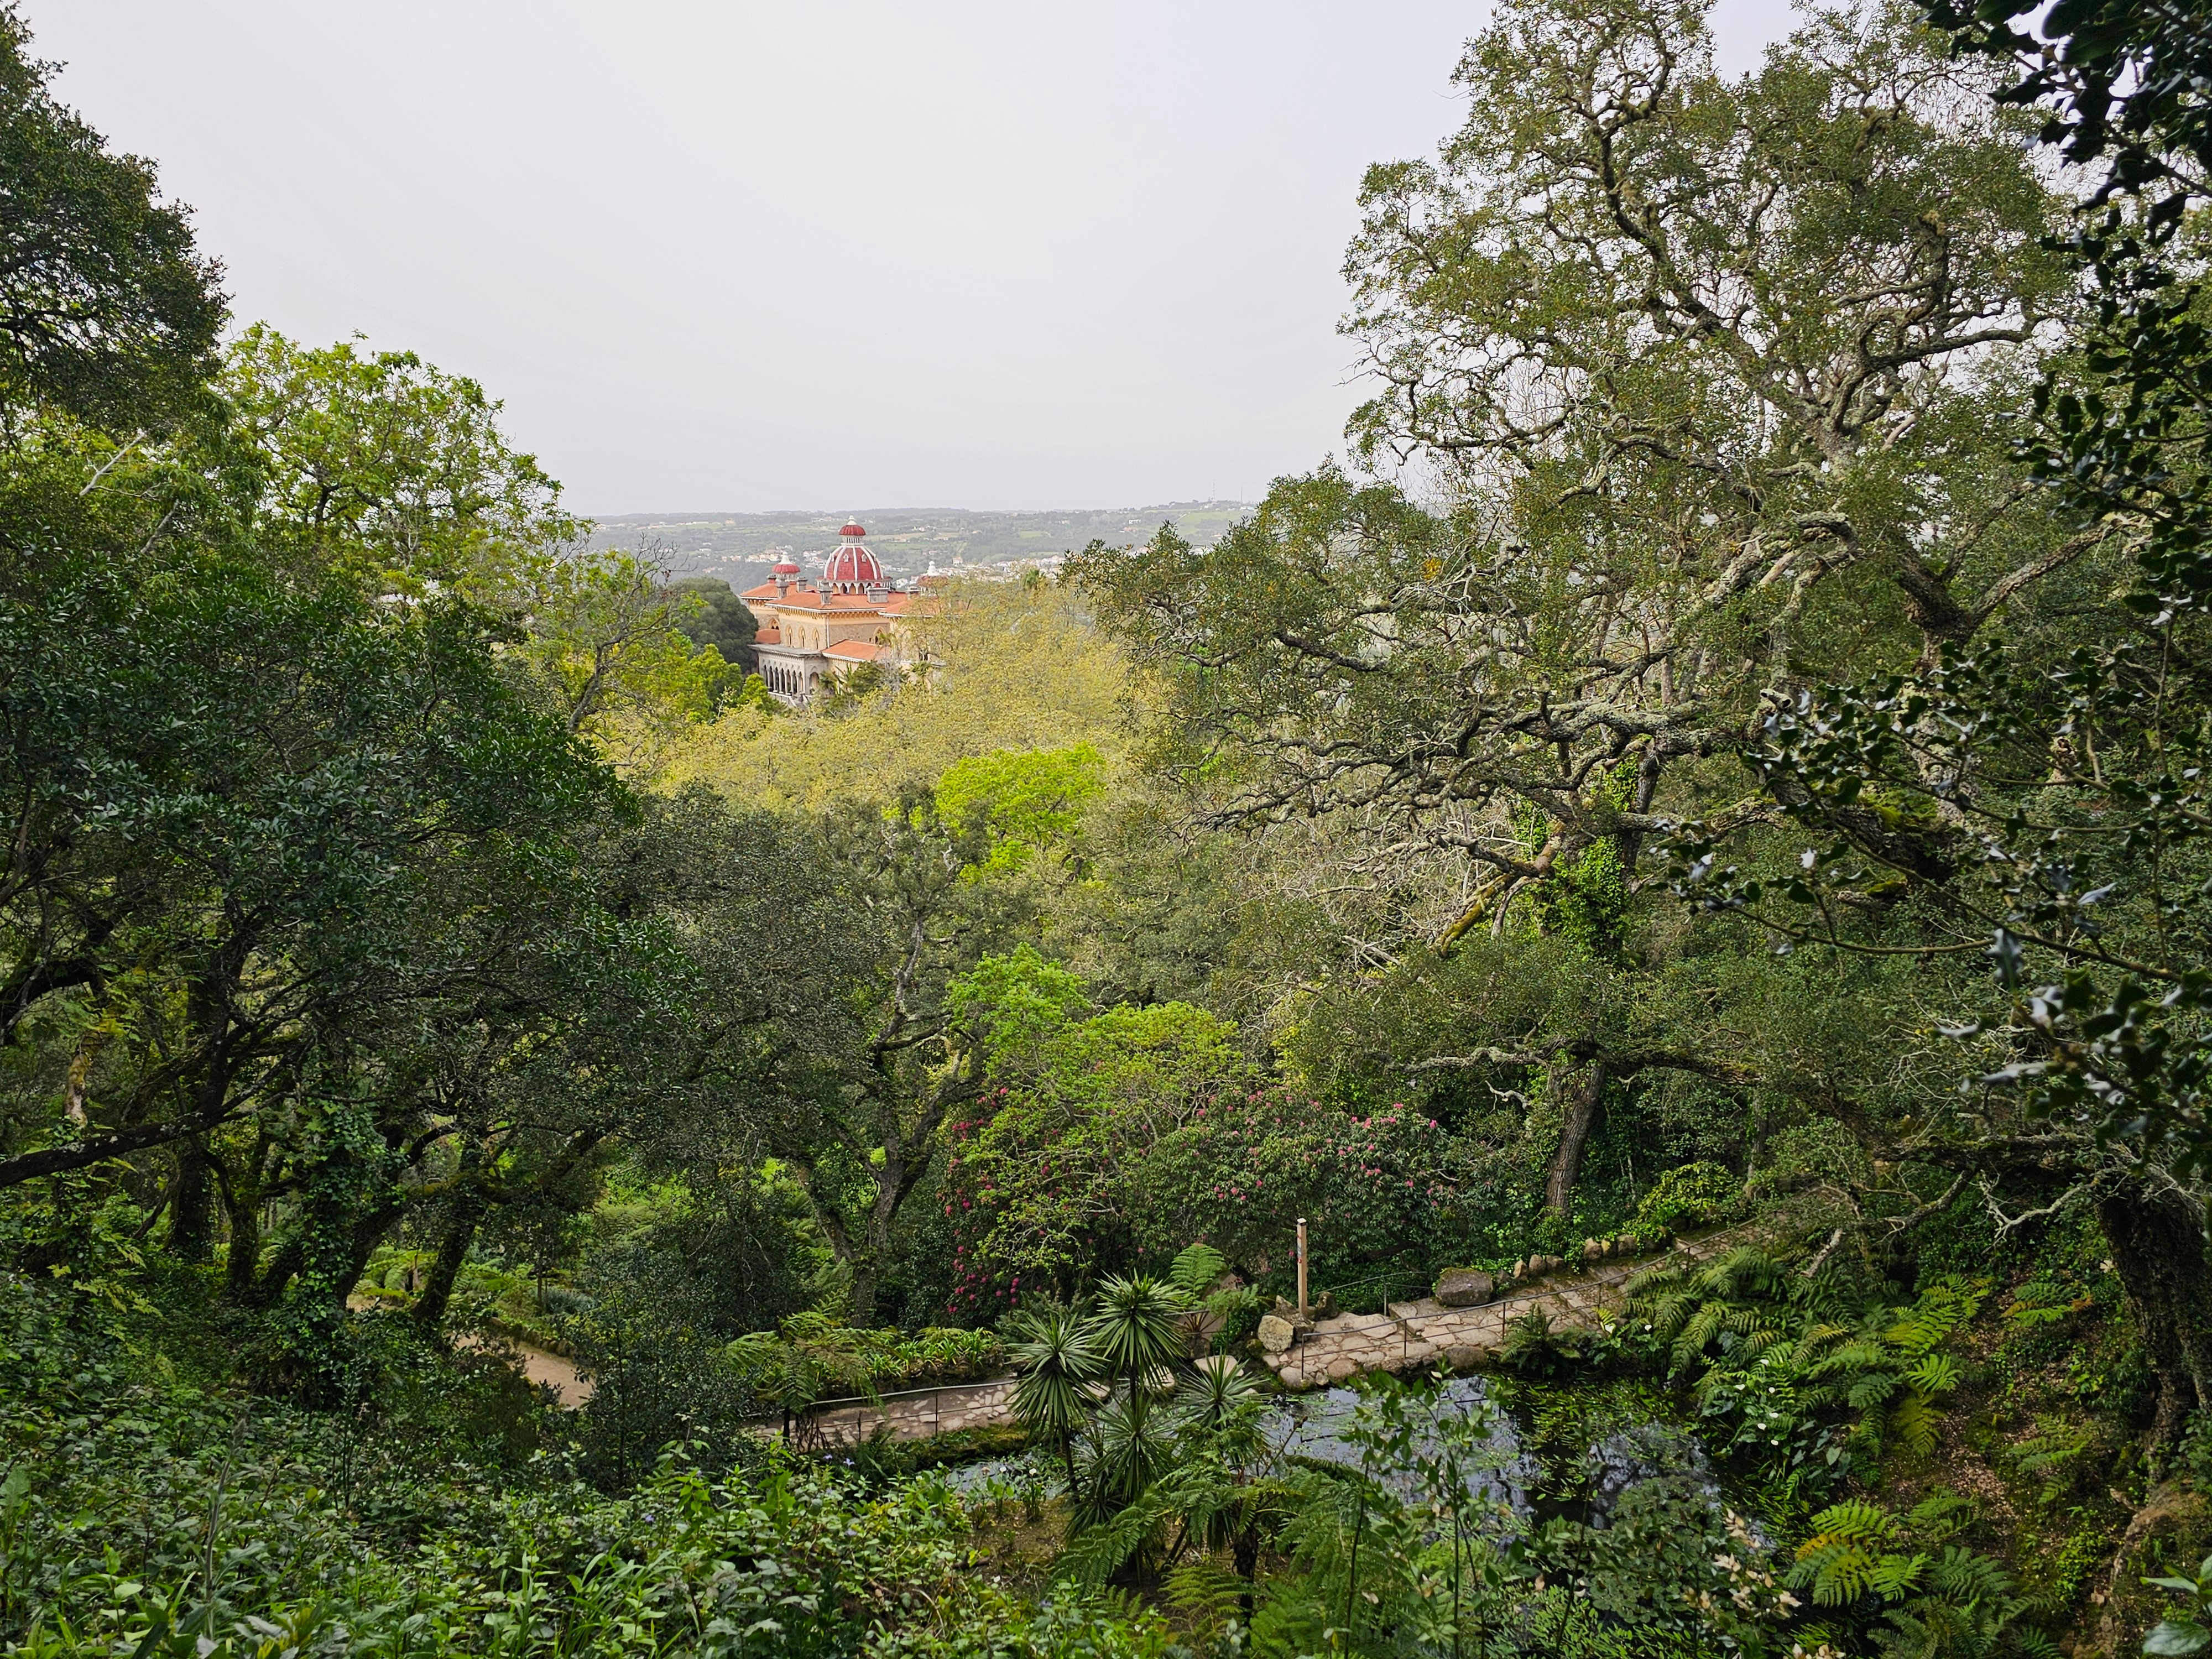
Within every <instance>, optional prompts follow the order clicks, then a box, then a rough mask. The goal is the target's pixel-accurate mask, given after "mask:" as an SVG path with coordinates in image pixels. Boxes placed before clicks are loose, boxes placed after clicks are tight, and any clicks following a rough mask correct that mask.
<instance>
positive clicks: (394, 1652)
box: [0, 1273, 1158, 1659]
mask: <svg viewBox="0 0 2212 1659" xmlns="http://www.w3.org/2000/svg"><path fill="white" fill-rule="evenodd" d="M138 1317H139V1316H133V1317H131V1318H126V1317H125V1316H122V1315H119V1314H117V1313H115V1312H114V1311H113V1310H109V1311H108V1312H107V1313H106V1314H100V1313H99V1312H97V1310H94V1309H92V1308H88V1304H87V1301H86V1299H85V1298H83V1297H78V1296H76V1295H75V1294H73V1293H72V1292H70V1291H67V1290H65V1289H62V1288H60V1287H58V1286H55V1285H46V1284H40V1283H36V1282H33V1281H29V1280H27V1279H23V1278H21V1277H19V1276H16V1275H12V1274H5V1273H0V1331H4V1333H5V1334H6V1335H7V1338H8V1340H7V1341H6V1342H5V1344H4V1345H0V1646H4V1647H6V1648H7V1649H8V1650H9V1651H11V1652H19V1653H21V1654H23V1655H26V1656H30V1655H36V1656H39V1659H78V1656H82V1659H91V1656H94V1655H95V1654H96V1655H100V1656H110V1655H112V1654H114V1653H116V1652H118V1651H119V1652H124V1653H138V1654H143V1655H146V1656H149V1659H152V1656H168V1655H171V1654H175V1655H178V1656H180V1659H243V1656H247V1655H252V1656H256V1659H259V1656H264V1655H266V1656H269V1659H275V1656H276V1655H278V1654H280V1653H293V1654H304V1653H311V1652H312V1653H319V1654H331V1655H335V1654H340V1653H348V1652H350V1653H356V1654H362V1655H370V1654H374V1655H388V1656H392V1659H398V1656H407V1655H428V1654H434V1653H435V1654H447V1653H451V1654H456V1655H471V1654H494V1653H496V1654H500V1655H502V1656H515V1659H522V1656H538V1655H544V1656H548V1659H550V1656H552V1655H555V1654H556V1653H558V1654H574V1653H586V1652H588V1653H599V1654H617V1653H632V1652H635V1653H659V1654H702V1655H704V1654H714V1655H737V1654H740V1653H755V1652H763V1651H769V1650H773V1651H775V1652H777V1653H787V1654H793V1655H799V1656H818V1659H829V1656H843V1655H860V1654H877V1653H882V1654H887V1655H888V1654H891V1653H896V1654H899V1655H902V1656H927V1655H937V1654H945V1655H951V1654H964V1653H969V1652H981V1651H984V1650H990V1651H994V1652H996V1653H1009V1654H1030V1653H1034V1654H1039V1655H1042V1654H1045V1653H1061V1652H1066V1653H1076V1654H1098V1655H1107V1654H1119V1653H1124V1652H1133V1651H1141V1650H1151V1651H1157V1650H1158V1635H1157V1633H1156V1632H1154V1631H1153V1630H1152V1628H1151V1626H1150V1622H1149V1620H1148V1618H1147V1617H1146V1616H1144V1615H1133V1614H1130V1613H1127V1612H1126V1611H1125V1610H1118V1609H1117V1608H1116V1607H1115V1606H1113V1605H1112V1604H1111V1603H1109V1602H1108V1601H1103V1600H1101V1599H1099V1598H1096V1597H1088V1596H1085V1595H1082V1594H1080V1593H1078V1592H1075V1591H1073V1590H1068V1591H1062V1592H1056V1593H1055V1595H1054V1599H1053V1601H1051V1602H1050V1603H1048V1605H1046V1606H1045V1607H1042V1608H1041V1609H1040V1608H1038V1607H1033V1606H1031V1605H1029V1604H1028V1603H1026V1602H1024V1601H1022V1600H1021V1599H1020V1598H1018V1597H1017V1596H1016V1595H1013V1594H1012V1592H1010V1591H1008V1590H1006V1589H1003V1588H1001V1587H1000V1586H998V1585H996V1584H994V1583H992V1582H991V1581H989V1580H988V1579H987V1578H986V1577H984V1576H983V1575H981V1574H978V1573H976V1572H975V1571H972V1566H973V1563H974V1559H975V1557H974V1552H973V1546H972V1542H971V1537H970V1533H969V1523H968V1517H967V1514H966V1512H965V1510H964V1509H963V1505H962V1504H961V1503H960V1501H959V1500H958V1499H957V1498H956V1497H955V1496H954V1495H953V1494H952V1493H951V1492H949V1491H948V1490H947V1489H946V1488H945V1486H942V1485H941V1484H939V1483H936V1482H933V1481H929V1480H921V1481H910V1482H907V1483H904V1484H902V1485H898V1486H894V1487H892V1488H890V1490H888V1491H886V1492H883V1493H882V1494H881V1495H879V1496H873V1497H872V1496H870V1495H868V1494H867V1492H866V1491H865V1490H864V1489H863V1488H862V1487H861V1486H860V1485H859V1484H857V1483H856V1482H854V1480H851V1479H849V1478H848V1477H847V1476H845V1475H844V1474H841V1473H840V1472H838V1471H837V1470H836V1469H834V1468H824V1467H823V1466H818V1465H811V1464H807V1463H804V1462H799V1461H796V1460H792V1459H788V1458H787V1457H785V1456H784V1455H782V1454H781V1453H780V1452H777V1451H775V1450H774V1449H770V1448H769V1447H766V1446H764V1445H763V1446H762V1447H761V1448H760V1449H759V1451H758V1453H757V1455H754V1456H751V1457H750V1458H747V1459H744V1460H741V1461H740V1462H739V1463H738V1467H736V1468H733V1469H732V1472H731V1473H730V1474H728V1475H726V1477H725V1478H722V1479H720V1480H715V1479H712V1478H710V1477H709V1476H708V1475H707V1474H705V1473H704V1472H703V1471H702V1470H701V1469H700V1468H698V1467H696V1464H695V1463H694V1462H692V1461H691V1459H690V1454H689V1452H688V1450H683V1449H679V1450H677V1451H671V1452H664V1453H663V1454H662V1455H660V1456H659V1457H658V1458H657V1459H653V1458H651V1457H648V1458H647V1473H646V1474H645V1476H644V1478H643V1479H642V1480H641V1481H640V1482H639V1483H638V1484H637V1486H635V1489H634V1490H632V1491H630V1492H627V1493H624V1494H621V1495H617V1496H611V1497H610V1496H606V1495H603V1494H602V1493H600V1492H596V1491H594V1490H593V1489H592V1487H591V1486H587V1485H585V1484H583V1483H581V1482H580V1481H579V1480H576V1479H575V1478H574V1471H573V1468H572V1467H571V1466H570V1465H569V1463H568V1460H567V1458H566V1456H565V1455H564V1454H563V1453H562V1451H561V1449H559V1447H558V1445H557V1443H556V1442H555V1441H554V1439H553V1435H554V1431H556V1428H557V1426H558V1419H556V1418H554V1417H553V1416H552V1415H551V1414H550V1413H543V1412H539V1413H538V1414H537V1415H536V1416H535V1417H534V1418H532V1419H529V1426H530V1427H531V1428H532V1430H533V1431H535V1432H536V1435H537V1441H536V1443H537V1446H538V1451H537V1453H536V1455H533V1456H532V1457H530V1458H528V1459H526V1460H525V1461H524V1462H521V1463H520V1465H516V1464H513V1463H511V1462H507V1461H506V1460H504V1459H503V1458H502V1457H501V1456H500V1455H496V1454H497V1446H496V1443H495V1442H491V1441H487V1440H485V1439H484V1438H483V1437H471V1436H469V1435H468V1434H466V1433H465V1432H462V1431H461V1428H462V1419H461V1417H460V1416H459V1415H457V1414H455V1413H452V1412H451V1411H450V1409H449V1408H448V1406H447V1402H448V1401H451V1400H452V1399H453V1397H455V1396H468V1395H471V1394H472V1393H475V1392H480V1391H481V1390H482V1389H483V1388H485V1387H487V1386H489V1385H490V1383H489V1380H488V1379H490V1377H491V1374H492V1373H495V1372H496V1373H497V1374H498V1375H500V1376H507V1377H508V1378H509V1380H510V1381H511V1373H507V1372H505V1371H504V1370H503V1368H500V1367H496V1366H485V1367H483V1369H482V1370H476V1369H472V1368H471V1367H468V1366H465V1365H457V1364H455V1363H454V1362H453V1360H452V1359H451V1358H449V1357H447V1356H445V1355H444V1354H443V1353H442V1351H441V1350H439V1349H437V1348H436V1347H435V1346H432V1345H428V1344H420V1343H418V1344H416V1345H414V1347H415V1352H416V1354H417V1355H418V1362H417V1363H418V1364H419V1365H420V1366H421V1367H422V1370H423V1372H424V1376H423V1382H424V1383H425V1384H426V1386H425V1387H424V1388H423V1389H422V1390H421V1391H420V1392H419V1393H418V1394H416V1395H410V1396H407V1397H405V1398H404V1399H403V1398H398V1397H394V1398H393V1399H392V1400H388V1401H386V1400H378V1401H365V1402H363V1407H362V1409H359V1410H353V1411H347V1412H343V1413H322V1412H313V1411H307V1410H303V1409H301V1408H300V1407H296V1406H294V1405H290V1404H288V1403H285V1402H283V1401H270V1400H265V1399H252V1398H249V1397H246V1396H242V1395H235V1394H233V1393H230V1392H228V1390H227V1389H226V1388H225V1387H224V1386H222V1384H221V1380H220V1379H217V1378H205V1379H203V1380H202V1382H201V1383H200V1384H199V1385H197V1386H196V1385H195V1384H193V1383H190V1382H187V1381H185V1380H184V1379H183V1377H182V1376H180V1375H179V1373H178V1369H177V1367H176V1366H174V1365H173V1364H169V1363H168V1362H167V1361H165V1360H164V1359H163V1358H161V1357H160V1355H159V1353H158V1352H155V1351H154V1350H152V1349H150V1348H149V1347H148V1346H143V1344H146V1343H149V1342H151V1341H153V1340H160V1341H161V1342H162V1343H163V1344H164V1345H165V1346H166V1345H167V1343H168V1342H169V1340H171V1339H172V1338H173V1336H175V1335H176V1334H178V1333H177V1330H176V1322H175V1321H174V1320H173V1319H171V1320H170V1321H168V1322H166V1323H144V1322H134V1320H135V1319H137V1318H138ZM359 1322H360V1323H365V1324H368V1325H370V1326H384V1327H386V1328H389V1329H388V1330H387V1332H386V1334H393V1333H395V1332H396V1331H397V1330H398V1328H401V1323H402V1322H398V1321H388V1320H380V1319H375V1318H369V1319H367V1320H363V1321H359ZM134 1344H140V1345H142V1346H135V1347H134V1346H133V1345H134ZM523 1403H524V1409H525V1411H526V1412H528V1411H529V1409H530V1406H529V1402H528V1401H526V1400H525V1401H524V1402H523ZM396 1407H404V1408H405V1409H406V1411H407V1412H408V1413H411V1414H410V1415H404V1416H403V1415H395V1414H393V1413H394V1408H396ZM441 1413H444V1414H442V1415H441Z"/></svg>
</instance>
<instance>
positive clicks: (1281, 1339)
mask: <svg viewBox="0 0 2212 1659" xmlns="http://www.w3.org/2000/svg"><path fill="white" fill-rule="evenodd" d="M1295 1340H1297V1330H1296V1329H1294V1328H1292V1326H1291V1322H1290V1321H1289V1320H1287V1319H1285V1318H1284V1317H1283V1316H1282V1315H1280V1314H1262V1315H1261V1316H1260V1346H1261V1347H1262V1348H1264V1349H1266V1350H1267V1352H1269V1353H1287V1352H1290V1346H1291V1343H1292V1342H1293V1341H1295Z"/></svg>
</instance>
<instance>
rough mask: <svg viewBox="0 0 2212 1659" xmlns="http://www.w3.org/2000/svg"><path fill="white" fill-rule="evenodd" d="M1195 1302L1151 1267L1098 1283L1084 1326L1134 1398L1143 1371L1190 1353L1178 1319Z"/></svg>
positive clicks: (1139, 1389)
mask: <svg viewBox="0 0 2212 1659" xmlns="http://www.w3.org/2000/svg"><path fill="white" fill-rule="evenodd" d="M1196 1305H1197V1303H1196V1298H1194V1297H1193V1296H1192V1295H1191V1294H1190V1292H1189V1291H1186V1290H1185V1289H1183V1288H1182V1285H1177V1284H1176V1283H1174V1282H1173V1281H1172V1280H1170V1279H1155V1278H1153V1277H1152V1275H1151V1274H1149V1273H1135V1274H1133V1275H1131V1276H1130V1277H1129V1278H1127V1279H1123V1278H1120V1277H1118V1276H1117V1277H1115V1278H1112V1279H1107V1280H1106V1281H1105V1283H1104V1284H1103V1285H1100V1286H1099V1287H1098V1305H1097V1310H1096V1311H1095V1312H1093V1313H1092V1314H1091V1317H1090V1318H1089V1319H1088V1320H1086V1321H1085V1322H1084V1328H1085V1330H1086V1331H1087V1332H1088V1333H1089V1334H1090V1337H1091V1342H1092V1343H1093V1344H1094V1345H1095V1346H1096V1347H1097V1350H1098V1353H1099V1357H1100V1358H1101V1359H1103V1361H1104V1363H1105V1366H1106V1368H1107V1370H1109V1371H1111V1372H1112V1373H1113V1374H1114V1375H1115V1376H1122V1377H1126V1378H1127V1380H1128V1384H1129V1398H1130V1399H1131V1401H1136V1400H1137V1399H1139V1397H1141V1396H1142V1395H1143V1394H1144V1392H1145V1389H1144V1382H1145V1376H1146V1372H1148V1371H1152V1370H1157V1369H1158V1368H1160V1367H1162V1366H1167V1367H1170V1368H1173V1367H1175V1366H1176V1364H1177V1362H1178V1361H1181V1360H1182V1359H1184V1358H1187V1357H1188V1353H1189V1346H1188V1341H1187V1340H1186V1339H1185V1337H1184V1334H1183V1330H1182V1320H1183V1316H1184V1315H1186V1314H1188V1313H1189V1312H1190V1311H1191V1310H1192V1309H1193V1308H1194V1307H1195V1306H1196Z"/></svg>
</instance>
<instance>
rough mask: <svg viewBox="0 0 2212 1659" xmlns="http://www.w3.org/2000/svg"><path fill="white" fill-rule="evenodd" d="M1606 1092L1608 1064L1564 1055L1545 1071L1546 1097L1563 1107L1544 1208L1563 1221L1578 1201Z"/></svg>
mask: <svg viewBox="0 0 2212 1659" xmlns="http://www.w3.org/2000/svg"><path fill="white" fill-rule="evenodd" d="M1604 1093H1605V1067H1604V1066H1602V1065H1601V1064H1599V1063H1598V1062H1596V1061H1592V1062H1591V1063H1590V1064H1589V1065H1587V1066H1575V1065H1574V1064H1573V1063H1572V1062H1571V1061H1570V1060H1568V1059H1567V1057H1566V1056H1565V1054H1560V1055H1559V1056H1557V1057H1555V1058H1554V1059H1553V1061H1552V1063H1551V1064H1550V1065H1549V1066H1547V1067H1546V1068H1545V1070H1544V1097H1545V1098H1546V1099H1547V1100H1554V1101H1557V1102H1558V1103H1559V1151H1558V1152H1555V1153H1553V1156H1552V1169H1551V1173H1550V1174H1549V1176H1547V1177H1546V1179H1545V1182H1544V1207H1545V1208H1546V1209H1547V1210H1549V1211H1550V1212H1552V1213H1553V1215H1555V1216H1558V1217H1559V1218H1561V1219H1562V1220H1564V1219H1565V1218H1566V1216H1567V1212H1568V1211H1569V1210H1570V1209H1571V1207H1572V1206H1573V1204H1574V1198H1575V1182H1576V1181H1577V1180H1578V1179H1579V1178H1580V1177H1581V1175H1582V1172H1583V1146H1586V1145H1587V1144H1588V1143H1589V1134H1590V1127H1591V1126H1592V1125H1593V1124H1595V1122H1596V1121H1597V1106H1598V1101H1599V1100H1600V1098H1601V1097H1602V1096H1603V1095H1604Z"/></svg>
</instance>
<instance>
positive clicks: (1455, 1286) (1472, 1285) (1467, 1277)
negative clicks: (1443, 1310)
mask: <svg viewBox="0 0 2212 1659" xmlns="http://www.w3.org/2000/svg"><path fill="white" fill-rule="evenodd" d="M1497 1297H1498V1279H1497V1277H1496V1275H1494V1274H1492V1273H1485V1272H1483V1270H1482V1269H1481V1268H1480V1267H1447V1268H1445V1269H1444V1270H1443V1273H1440V1274H1439V1275H1437V1301H1439V1302H1441V1303H1443V1304H1444V1306H1446V1307H1447V1308H1480V1306H1482V1304H1484V1303H1486V1302H1492V1301H1495V1300H1496V1299H1497Z"/></svg>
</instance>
